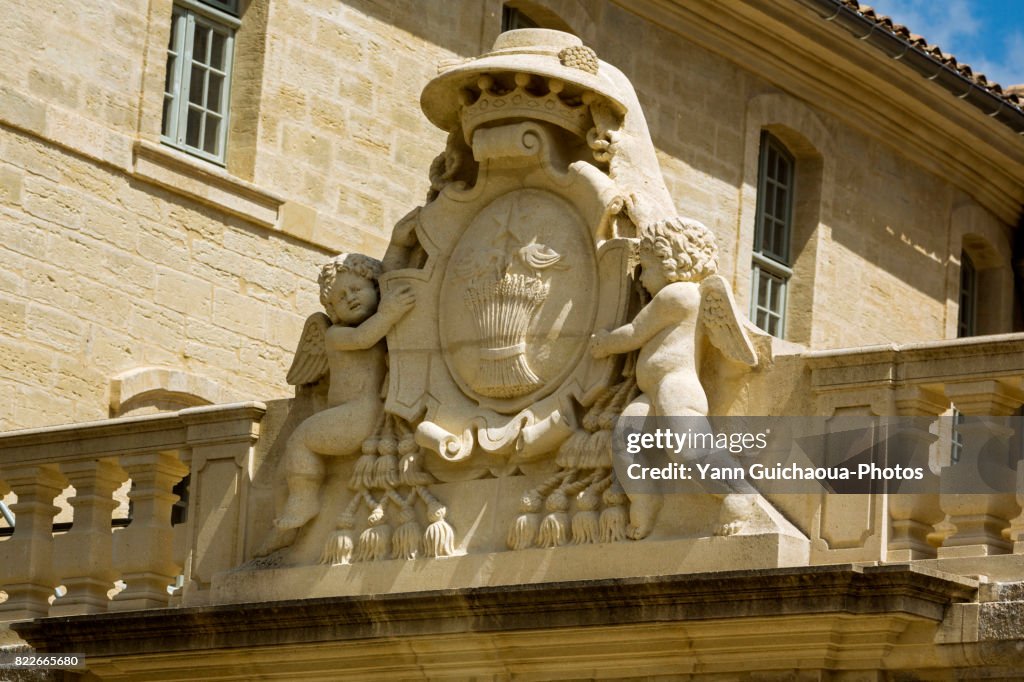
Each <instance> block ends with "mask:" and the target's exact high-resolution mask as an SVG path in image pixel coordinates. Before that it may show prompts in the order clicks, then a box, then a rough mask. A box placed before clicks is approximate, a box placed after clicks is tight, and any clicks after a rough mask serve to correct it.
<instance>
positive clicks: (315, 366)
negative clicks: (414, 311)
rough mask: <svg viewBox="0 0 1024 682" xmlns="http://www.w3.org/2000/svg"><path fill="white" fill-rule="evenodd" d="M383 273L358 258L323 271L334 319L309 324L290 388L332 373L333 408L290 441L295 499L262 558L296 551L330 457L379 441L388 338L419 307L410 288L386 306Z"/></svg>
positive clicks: (342, 258) (287, 460)
mask: <svg viewBox="0 0 1024 682" xmlns="http://www.w3.org/2000/svg"><path fill="white" fill-rule="evenodd" d="M380 274H381V264H380V262H379V261H377V260H375V259H373V258H370V257H369V256H364V255H362V254H358V253H343V254H341V255H339V256H336V257H335V258H333V259H331V261H330V262H329V263H327V264H326V265H324V266H323V268H322V269H321V271H320V278H319V284H320V303H322V304H323V306H324V309H325V310H326V311H327V314H326V315H325V314H324V313H314V314H313V315H311V316H310V317H309V318H308V319H307V320H306V325H305V327H304V328H303V330H302V339H301V340H300V342H299V347H298V349H297V351H296V353H295V360H294V361H293V362H292V367H291V369H290V370H289V372H288V383H289V384H292V385H302V384H310V383H315V382H316V381H318V380H320V379H321V378H322V377H323V376H324V375H326V374H327V373H328V372H330V388H329V389H328V393H327V408H326V409H324V410H321V411H319V412H317V413H316V414H314V415H313V416H311V417H309V418H308V419H306V420H305V421H303V422H302V423H300V424H299V425H298V427H296V429H295V431H294V432H293V433H292V435H291V436H290V437H289V439H288V442H287V445H286V446H285V453H284V456H283V459H282V462H283V467H284V473H285V478H286V481H287V484H288V498H287V501H286V502H285V505H284V509H283V510H282V512H281V514H280V515H279V516H278V517H277V518H276V519H274V529H275V532H274V533H273V534H272V535H271V537H269V538H268V539H267V541H266V542H265V543H264V545H263V547H262V548H261V549H260V552H258V553H259V554H264V555H265V554H269V553H270V552H273V551H274V550H276V549H279V548H281V547H283V546H285V545H287V544H289V543H290V542H291V541H292V539H293V538H294V535H295V532H296V530H297V529H298V528H301V527H302V526H303V525H305V524H306V522H308V521H309V520H310V519H312V518H313V517H314V516H316V514H317V512H318V511H319V508H320V505H319V493H320V485H321V483H322V482H323V479H324V474H325V471H324V460H323V458H324V457H325V456H333V457H347V456H352V455H356V454H358V453H359V452H360V450H361V448H362V444H363V441H364V440H366V439H367V438H369V437H370V436H372V435H373V433H372V431H373V430H374V427H375V425H376V424H377V421H378V419H377V418H378V416H379V415H380V412H381V410H382V409H383V400H382V398H381V386H382V384H383V382H384V377H385V374H386V372H387V357H386V356H387V348H386V346H385V342H384V336H385V335H386V334H387V332H388V331H389V330H390V329H391V327H392V326H394V324H395V323H396V322H397V321H398V320H399V319H401V317H402V316H403V315H405V313H406V312H408V310H409V309H410V308H411V307H412V306H413V304H414V303H415V296H414V295H413V293H412V291H411V290H410V289H409V288H408V287H400V288H398V289H397V290H396V291H394V292H393V293H391V294H389V295H388V296H386V297H385V298H384V299H383V300H380V293H379V289H378V284H377V279H378V278H379V277H380ZM378 302H379V306H378Z"/></svg>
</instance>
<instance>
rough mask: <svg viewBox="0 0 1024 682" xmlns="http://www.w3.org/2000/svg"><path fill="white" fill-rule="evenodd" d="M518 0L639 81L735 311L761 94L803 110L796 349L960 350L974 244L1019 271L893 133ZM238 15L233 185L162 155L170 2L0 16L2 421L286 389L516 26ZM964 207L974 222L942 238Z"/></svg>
mask: <svg viewBox="0 0 1024 682" xmlns="http://www.w3.org/2000/svg"><path fill="white" fill-rule="evenodd" d="M515 4H517V5H519V6H522V7H523V9H524V11H528V12H529V11H534V12H536V11H537V8H538V7H541V6H543V7H544V8H547V9H549V10H551V11H553V12H554V13H555V14H557V15H558V16H559V17H561V19H562V20H564V21H565V22H566V23H567V24H568V25H569V26H571V27H572V28H573V29H574V30H575V31H576V32H577V33H578V34H579V35H580V36H581V37H582V38H583V39H584V41H585V42H587V43H588V44H590V45H591V46H592V47H594V48H595V49H596V50H597V52H598V54H599V55H600V56H601V57H602V58H603V59H604V60H605V61H607V62H609V63H612V64H615V65H617V66H618V67H619V68H620V69H621V70H622V71H623V72H624V73H625V74H626V76H628V77H629V78H630V79H631V80H632V81H633V83H634V84H635V85H636V87H637V90H638V93H639V96H640V100H641V104H642V105H643V106H644V108H645V111H646V113H647V118H648V122H649V124H650V127H651V132H652V135H653V138H654V141H655V143H656V145H657V146H658V148H659V150H660V160H661V162H662V165H663V168H664V171H665V176H666V179H667V182H668V185H669V189H670V191H671V192H672V193H673V196H674V197H675V199H676V202H677V205H678V206H679V208H680V211H681V212H682V213H684V214H687V215H692V216H695V217H697V218H699V219H701V220H703V221H704V222H706V223H707V224H708V225H709V226H710V227H711V228H712V229H713V230H714V232H715V233H716V235H717V236H718V238H719V241H720V244H721V248H722V258H721V260H722V270H723V274H725V275H726V276H727V277H729V278H731V279H732V281H733V284H734V286H735V289H736V291H737V293H738V297H739V299H740V305H741V307H745V306H746V305H747V301H746V298H747V296H748V294H747V290H748V288H749V283H748V279H749V248H750V245H749V239H750V236H749V235H750V231H751V230H752V224H753V215H752V209H751V207H752V205H753V204H752V201H753V198H752V197H753V194H752V192H753V188H752V187H751V186H750V184H749V182H750V179H749V166H750V159H751V158H754V159H755V161H756V150H753V151H752V150H751V147H750V145H751V140H756V139H757V136H756V133H757V131H756V130H754V131H753V133H752V131H751V129H750V122H751V121H754V120H757V119H756V116H753V114H752V113H751V112H752V111H753V108H754V105H753V104H752V103H753V102H755V101H760V100H757V98H758V97H759V96H765V95H771V96H777V97H778V98H781V99H782V100H785V101H788V102H790V103H791V105H785V106H788V107H789V110H791V111H798V110H799V111H800V112H803V113H800V114H799V115H798V116H797V118H796V119H794V120H797V123H798V125H801V126H802V125H805V126H806V127H805V128H804V129H796V130H793V131H791V132H792V133H795V134H796V138H794V139H797V138H799V139H804V140H805V141H808V144H809V145H810V146H809V147H808V150H806V151H807V152H808V153H809V154H811V155H812V156H811V157H808V158H812V157H813V158H820V160H821V164H822V169H821V175H822V177H821V186H820V202H819V203H820V208H819V213H818V214H817V215H816V216H815V220H813V221H812V224H811V229H810V233H809V234H808V235H806V236H807V240H806V246H805V247H804V248H805V250H806V255H807V259H806V261H804V266H806V267H804V266H801V267H802V270H801V271H800V273H799V277H798V279H797V280H794V292H796V293H795V295H797V297H798V298H799V300H800V301H801V306H802V308H801V309H802V313H799V314H798V315H800V316H802V318H801V319H802V321H801V323H800V325H802V326H801V329H802V330H803V331H800V332H797V334H798V336H799V338H795V339H794V340H796V341H799V342H803V343H806V344H810V345H811V346H813V347H815V348H834V347H843V346H853V345H861V344H872V343H883V342H909V341H920V340H927V339H937V338H944V337H948V336H950V330H951V329H954V330H955V319H956V296H955V288H954V287H955V285H956V282H957V277H958V275H957V274H956V273H957V272H958V267H959V261H958V257H959V251H960V247H959V243H958V240H959V239H960V235H961V234H962V233H965V232H969V231H973V232H979V231H980V232H981V236H982V237H983V238H984V239H986V240H988V241H990V242H991V244H992V246H993V247H994V250H995V252H996V253H997V254H1002V258H1003V260H1004V262H1003V263H1002V264H1000V263H998V262H997V263H996V265H995V266H994V267H996V269H997V270H998V269H999V268H1003V269H1004V270H1006V262H1008V254H1009V247H1008V241H1007V239H1008V237H1007V235H1008V228H1007V226H1005V225H1002V224H1000V223H999V222H998V220H996V219H995V218H993V217H992V216H991V215H988V214H987V213H986V212H985V209H984V207H980V208H979V207H977V206H975V205H974V203H975V202H974V201H973V200H972V199H971V198H970V197H968V196H967V195H966V194H964V193H963V192H962V191H961V190H959V189H957V188H955V187H954V186H953V185H952V184H951V183H950V182H947V181H946V180H944V179H943V178H942V177H940V176H939V175H937V174H934V173H933V172H929V171H926V170H924V169H923V168H922V167H920V166H918V165H917V164H916V162H915V161H914V160H913V159H911V158H908V157H907V156H905V155H904V154H903V153H902V152H901V149H900V141H899V140H895V139H885V138H882V137H880V136H878V135H877V134H875V133H873V132H872V131H871V130H859V129H854V128H851V127H848V126H846V125H844V124H842V123H840V122H839V121H837V120H835V119H833V118H830V117H828V116H827V115H825V114H822V113H821V112H820V110H819V109H818V108H817V107H816V105H815V103H814V102H801V101H800V94H799V89H798V88H797V87H795V86H790V85H789V84H786V83H782V84H781V87H779V86H776V85H773V84H771V83H769V82H768V81H767V80H765V79H764V78H761V77H758V76H757V75H754V74H752V73H749V72H747V71H744V70H743V69H741V68H740V67H738V66H737V65H736V64H734V63H733V62H732V61H729V59H728V58H726V57H723V56H721V55H719V54H716V53H714V52H712V51H710V50H708V49H705V48H702V47H698V46H697V45H695V44H694V43H692V42H689V41H687V40H685V39H683V38H681V37H680V36H679V35H677V34H675V33H672V32H671V31H669V30H668V29H666V28H664V27H662V26H659V25H656V24H654V23H651V22H650V21H648V20H645V19H642V18H640V17H638V16H636V15H635V14H631V13H630V12H627V11H626V10H624V9H623V8H622V7H621V6H619V5H616V4H613V3H610V2H609V3H581V2H573V1H571V0H550V1H549V2H545V3H540V4H538V3H532V4H531V3H522V2H520V3H515ZM101 5H102V6H101ZM242 5H243V19H242V21H243V24H242V28H241V29H240V31H239V34H238V44H239V46H240V50H241V48H242V47H244V48H245V51H244V54H243V53H241V52H240V53H239V55H238V58H237V64H236V67H237V68H236V83H235V91H234V94H233V99H232V106H233V112H234V113H233V114H232V117H233V118H232V121H233V122H232V130H231V133H230V138H229V142H228V144H229V153H228V158H227V173H223V172H219V171H217V172H214V173H213V175H212V176H211V175H210V173H209V167H208V166H209V165H208V164H206V163H205V162H202V161H199V160H191V159H188V158H186V157H184V156H183V155H176V154H172V153H170V152H163V151H162V150H161V149H160V146H159V144H158V143H159V127H160V101H161V97H162V88H163V78H164V74H163V71H164V60H165V53H164V46H165V45H166V44H167V37H168V30H169V16H170V12H171V6H172V3H171V2H170V0H156V1H154V2H149V3H147V2H142V1H141V0H121V1H120V2H117V3H113V4H110V3H94V2H87V3H77V4H72V5H68V4H67V3H63V2H57V1H56V0H48V1H44V2H38V3H33V4H31V5H26V6H24V7H19V9H18V10H17V11H16V12H14V13H13V14H12V16H11V17H9V18H8V20H6V21H4V22H2V25H0V67H5V68H0V216H2V220H3V224H4V234H5V238H4V240H3V243H2V244H0V265H2V267H0V385H2V386H3V387H4V389H5V390H3V391H0V430H7V429H15V428H23V427H33V426H40V425H44V424H53V423H59V422H67V421H79V420H89V419H98V418H103V417H105V416H107V415H108V414H109V413H110V411H111V402H112V395H111V391H112V388H111V381H112V380H113V379H114V378H115V377H117V376H119V375H122V374H123V373H125V372H130V371H132V370H137V369H138V368H142V367H159V368H164V369H172V370H175V371H177V372H179V373H183V374H184V375H186V376H187V377H190V378H191V379H192V380H193V381H192V383H196V382H199V383H202V384H203V385H206V386H212V388H211V389H210V390H209V391H207V393H206V394H204V395H209V396H212V397H216V398H218V399H221V400H234V399H242V398H251V397H260V398H273V397H281V396H286V395H288V394H289V393H290V391H289V389H288V387H287V386H285V385H284V381H283V376H284V374H285V370H286V369H287V366H288V363H289V362H290V357H291V353H292V350H293V347H294V344H295V342H296V339H297V338H298V333H299V330H300V329H301V324H302V320H303V319H304V317H305V316H306V315H307V314H309V313H310V312H312V311H314V310H316V309H318V307H319V306H318V303H317V291H316V285H315V278H316V268H317V265H318V263H319V262H320V261H322V260H323V259H324V257H325V256H326V255H328V254H330V253H333V252H337V251H340V250H357V251H363V252H367V253H371V254H374V255H380V254H381V253H382V252H383V249H384V245H385V244H386V240H387V236H388V234H389V231H390V226H391V225H393V224H394V222H395V221H396V220H397V219H398V218H399V217H401V216H402V215H403V214H404V213H405V212H406V211H407V210H408V209H409V208H411V207H412V206H414V205H416V204H418V203H420V202H421V201H422V199H423V196H424V194H425V192H426V189H427V186H428V181H427V169H428V168H429V165H430V161H431V159H432V158H433V157H434V155H435V154H436V153H437V152H439V151H440V150H441V149H442V148H443V144H444V138H443V134H442V133H441V132H440V131H438V130H436V129H434V128H433V127H432V126H430V124H429V123H427V121H426V120H425V118H424V117H423V116H422V114H421V113H420V111H419V106H418V98H419V92H420V90H421V88H422V86H423V85H424V84H425V83H426V82H427V81H428V80H429V79H430V78H431V77H432V76H433V75H434V74H435V73H436V71H435V66H436V63H437V62H438V61H439V60H442V59H452V58H460V57H465V56H469V55H472V54H478V53H479V52H481V51H483V50H484V49H486V48H487V47H488V46H489V45H490V44H491V42H492V41H493V39H494V37H495V36H496V35H497V33H498V31H499V29H500V17H501V4H500V2H498V1H497V0H488V2H486V3H479V2H475V1H471V0H461V1H460V2H459V3H451V2H446V1H444V0H431V1H430V2H412V1H411V0H410V1H406V2H383V1H380V2H377V1H373V0H349V1H347V2H345V3H340V2H337V1H336V0H311V1H308V2H307V1H302V0H278V1H275V2H273V3H268V2H266V0H250V1H249V2H246V1H244V0H243V2H242ZM531 8H532V10H531ZM723 50H724V48H723ZM727 52H728V51H727V50H724V52H723V53H727ZM787 87H791V90H792V92H791V93H790V94H786V93H785V92H784V90H785V89H786V88H787ZM247 98H248V99H247ZM147 143H149V144H150V146H149V147H146V146H144V145H145V144H147ZM819 147H824V148H819ZM154 148H155V150H156V151H154ZM752 154H753V156H751V155H752ZM815 154H816V155H817V156H814V155H815ZM168 169H170V170H168ZM964 207H969V208H971V210H972V211H973V212H974V213H975V214H981V215H982V216H983V217H982V218H978V219H972V223H971V226H969V227H957V226H952V225H951V221H952V215H953V212H954V209H961V208H964ZM978 226H981V227H978ZM954 242H957V243H954ZM800 257H801V258H804V253H803V252H801V256H800ZM1007 271H1008V270H1007ZM1001 281H1006V280H1001ZM800 292H803V293H800ZM794 300H796V299H794ZM1011 305H1012V303H1011V302H1010V301H1009V300H1008V297H1005V296H1004V297H1002V300H1001V303H1000V306H1001V308H1000V312H999V313H998V314H997V315H995V316H994V321H991V320H990V321H989V322H988V323H987V325H988V328H987V331H1008V330H1009V326H1008V325H1009V322H1008V320H1009V319H1010V318H1009V309H1010V306H1011ZM895 315H898V317H899V320H900V323H899V324H898V325H894V324H893V323H892V320H893V318H894V316H895ZM951 319H952V324H951ZM211 382H212V383H211ZM186 383H187V382H186ZM165 388H166V387H165ZM205 399H206V398H205V397H204V400H205ZM113 402H114V403H115V405H114V410H115V411H116V410H117V409H119V404H118V403H117V401H116V400H114V401H113ZM153 405H154V406H157V402H156V401H154V402H153Z"/></svg>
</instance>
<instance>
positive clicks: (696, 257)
mask: <svg viewBox="0 0 1024 682" xmlns="http://www.w3.org/2000/svg"><path fill="white" fill-rule="evenodd" d="M640 267H641V268H642V272H641V274H640V281H641V282H642V283H643V285H644V288H645V289H647V290H648V291H649V292H650V293H652V294H656V293H658V291H659V290H661V288H662V287H664V286H665V285H666V284H670V283H672V282H699V281H700V280H702V279H704V278H705V277H708V276H709V275H713V274H715V272H716V271H717V270H718V247H717V246H716V245H715V237H714V235H713V234H711V231H710V230H709V229H708V228H706V227H705V226H704V225H703V223H700V222H698V221H696V220H692V219H690V218H679V217H676V218H669V219H668V220H660V221H658V222H656V223H652V224H650V225H647V226H645V227H644V228H642V229H641V230H640Z"/></svg>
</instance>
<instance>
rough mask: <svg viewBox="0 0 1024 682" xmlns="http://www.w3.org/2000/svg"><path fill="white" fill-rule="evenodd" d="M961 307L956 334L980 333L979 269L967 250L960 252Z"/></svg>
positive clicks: (965, 335) (972, 334) (959, 336)
mask: <svg viewBox="0 0 1024 682" xmlns="http://www.w3.org/2000/svg"><path fill="white" fill-rule="evenodd" d="M958 301H959V309H958V312H957V321H956V336H957V338H958V339H962V338H965V337H968V336H976V335H977V333H978V269H977V268H976V267H975V266H974V261H973V260H972V259H971V256H970V254H969V253H967V252H966V251H961V252H960V290H959V295H958Z"/></svg>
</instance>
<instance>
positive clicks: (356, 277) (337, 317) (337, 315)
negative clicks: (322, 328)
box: [318, 253, 381, 326]
mask: <svg viewBox="0 0 1024 682" xmlns="http://www.w3.org/2000/svg"><path fill="white" fill-rule="evenodd" d="M380 272H381V265H380V261H378V260H376V259H374V258H370V257H369V256H364V255H363V254H361V253H343V254H341V255H339V256H335V257H334V258H332V259H331V260H330V261H329V262H328V263H327V264H326V265H324V266H323V268H321V269H320V278H319V280H318V281H319V283H320V303H322V304H323V306H324V309H325V310H326V311H327V315H328V317H330V318H331V322H333V323H334V324H344V325H349V326H353V325H357V324H360V323H362V322H363V321H364V320H366V318H368V317H370V315H373V314H374V313H375V312H376V311H377V303H378V301H379V300H380V291H379V290H378V288H377V278H378V277H380Z"/></svg>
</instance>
